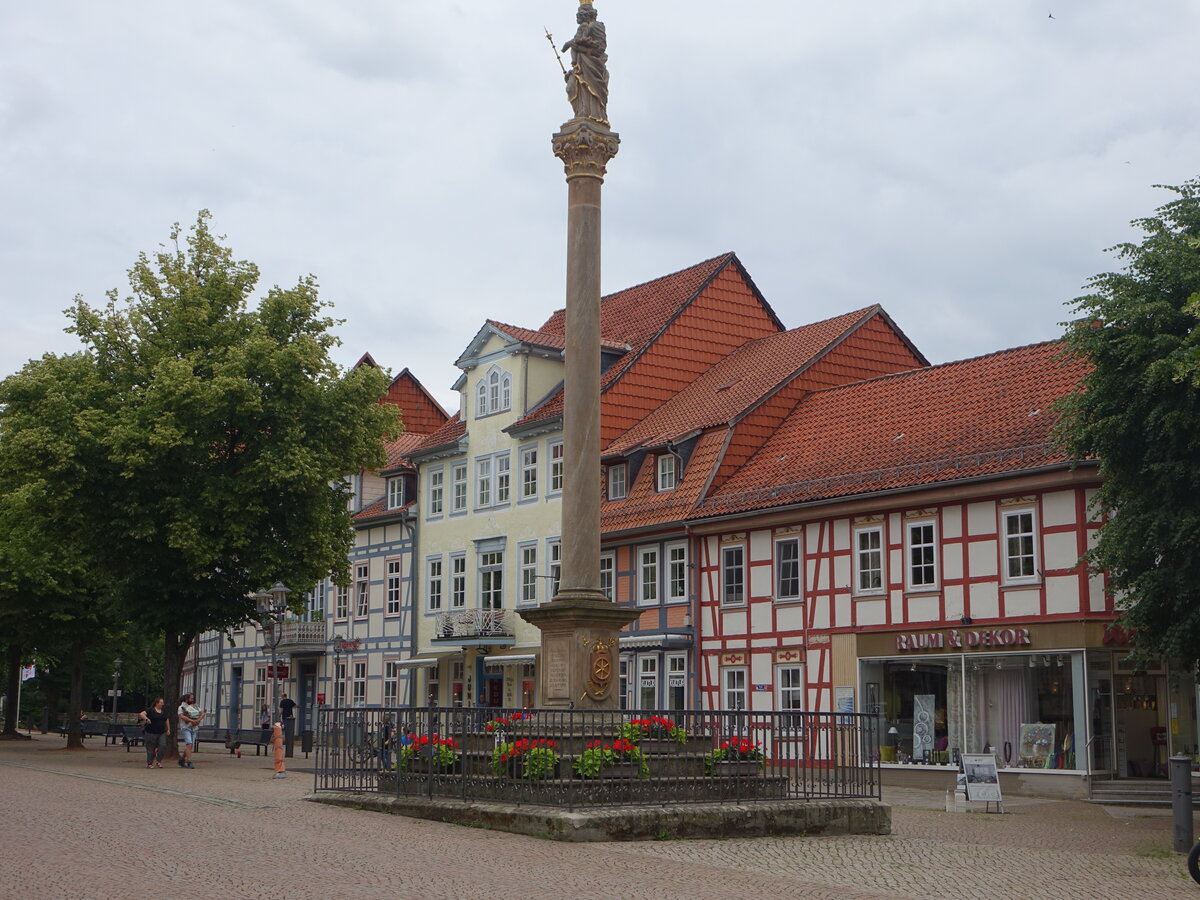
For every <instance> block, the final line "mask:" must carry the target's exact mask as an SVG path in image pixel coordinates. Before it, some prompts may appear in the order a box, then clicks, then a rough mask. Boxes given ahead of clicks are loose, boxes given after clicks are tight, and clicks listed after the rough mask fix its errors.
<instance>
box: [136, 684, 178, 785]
mask: <svg viewBox="0 0 1200 900" xmlns="http://www.w3.org/2000/svg"><path fill="white" fill-rule="evenodd" d="M164 702H166V701H164V700H163V698H162V697H156V698H154V702H153V703H152V704H150V706H148V707H147V708H146V709H143V710H142V711H141V712H140V713H138V721H139V722H141V723H143V724H144V725H145V728H143V729H142V743H144V744H145V745H146V768H147V769H161V768H162V758H163V754H164V753H165V752H166V749H167V735H168V734H170V733H171V717H170V716H168V715H167V711H166V710H165V709H163V703H164Z"/></svg>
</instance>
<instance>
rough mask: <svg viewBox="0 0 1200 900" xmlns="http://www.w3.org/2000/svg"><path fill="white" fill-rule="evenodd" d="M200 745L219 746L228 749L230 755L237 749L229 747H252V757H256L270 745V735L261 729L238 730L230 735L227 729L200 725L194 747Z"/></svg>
mask: <svg viewBox="0 0 1200 900" xmlns="http://www.w3.org/2000/svg"><path fill="white" fill-rule="evenodd" d="M201 744H220V745H221V746H223V747H229V752H230V753H233V752H234V750H236V749H237V748H236V746H230V745H241V746H243V747H246V746H253V747H254V755H255V756H258V755H259V753H261V752H262V751H263V750H265V749H266V748H267V747H269V746H270V745H271V735H270V732H265V731H263V730H262V729H261V728H240V729H238V730H237V731H235V732H232V733H231V732H230V730H229V729H228V728H217V727H216V726H215V725H201V726H200V728H199V729H198V730H197V732H196V747H197V748H199V746H200V745H201Z"/></svg>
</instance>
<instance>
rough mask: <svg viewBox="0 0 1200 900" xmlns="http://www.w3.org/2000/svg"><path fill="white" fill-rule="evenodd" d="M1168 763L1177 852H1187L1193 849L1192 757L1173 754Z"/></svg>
mask: <svg viewBox="0 0 1200 900" xmlns="http://www.w3.org/2000/svg"><path fill="white" fill-rule="evenodd" d="M1167 763H1168V764H1169V765H1170V767H1171V814H1172V817H1173V818H1174V820H1175V823H1174V825H1175V827H1174V835H1175V852H1176V853H1187V852H1188V851H1190V850H1191V849H1192V838H1193V834H1192V758H1191V757H1190V756H1172V757H1171V758H1170V759H1169V760H1167Z"/></svg>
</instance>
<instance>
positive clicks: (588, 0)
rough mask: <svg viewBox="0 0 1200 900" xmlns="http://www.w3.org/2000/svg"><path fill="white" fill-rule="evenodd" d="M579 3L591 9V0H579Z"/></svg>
mask: <svg viewBox="0 0 1200 900" xmlns="http://www.w3.org/2000/svg"><path fill="white" fill-rule="evenodd" d="M579 5H580V6H586V7H588V8H589V9H591V8H592V0H579Z"/></svg>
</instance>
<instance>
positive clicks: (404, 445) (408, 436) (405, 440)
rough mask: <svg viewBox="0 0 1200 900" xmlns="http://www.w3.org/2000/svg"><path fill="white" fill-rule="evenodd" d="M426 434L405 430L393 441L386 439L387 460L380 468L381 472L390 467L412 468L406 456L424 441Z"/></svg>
mask: <svg viewBox="0 0 1200 900" xmlns="http://www.w3.org/2000/svg"><path fill="white" fill-rule="evenodd" d="M425 438H426V435H423V434H412V433H410V432H407V431H405V432H404V433H402V434H401V435H399V436H398V437H397V438H396V439H395V440H394V441H388V442H387V445H386V447H385V449H386V451H387V462H386V463H384V465H383V467H382V468H381V469H380V471H381V472H387V471H389V470H391V469H400V468H412V467H413V464H412V462H411V461H410V460H409V458H408V454H410V453H411V452H412V451H413V450H415V449H416V448H417V447H419V446H421V444H422V443H424V442H425Z"/></svg>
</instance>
